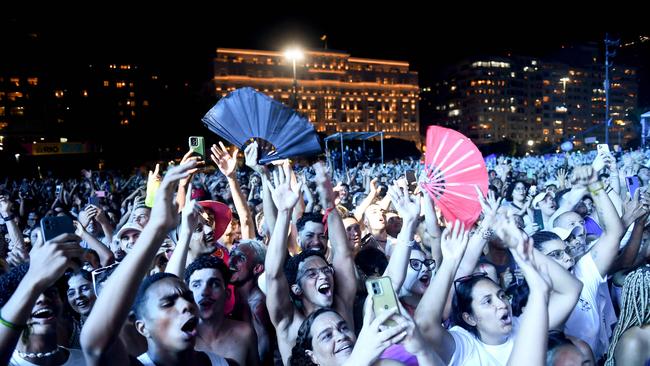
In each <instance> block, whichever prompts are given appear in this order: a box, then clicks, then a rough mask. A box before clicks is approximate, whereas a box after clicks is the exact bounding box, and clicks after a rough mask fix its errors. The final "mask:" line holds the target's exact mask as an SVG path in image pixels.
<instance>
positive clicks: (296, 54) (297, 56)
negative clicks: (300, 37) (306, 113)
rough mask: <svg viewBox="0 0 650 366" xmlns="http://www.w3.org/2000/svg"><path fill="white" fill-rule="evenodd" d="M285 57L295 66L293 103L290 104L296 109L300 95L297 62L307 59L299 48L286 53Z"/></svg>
mask: <svg viewBox="0 0 650 366" xmlns="http://www.w3.org/2000/svg"><path fill="white" fill-rule="evenodd" d="M284 57H286V58H287V59H289V60H291V63H292V64H293V87H292V93H291V101H290V102H289V104H290V107H291V108H296V106H297V100H296V99H297V98H296V95H297V94H298V80H297V79H296V61H300V60H302V59H303V58H304V57H305V55H304V54H303V52H302V51H301V50H300V49H299V48H297V47H294V48H290V49H288V50H287V51H285V52H284Z"/></svg>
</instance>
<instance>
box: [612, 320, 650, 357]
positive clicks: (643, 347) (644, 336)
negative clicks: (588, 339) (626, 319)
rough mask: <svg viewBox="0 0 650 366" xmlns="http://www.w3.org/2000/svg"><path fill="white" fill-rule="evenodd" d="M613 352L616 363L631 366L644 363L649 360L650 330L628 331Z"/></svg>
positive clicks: (635, 329) (638, 328)
mask: <svg viewBox="0 0 650 366" xmlns="http://www.w3.org/2000/svg"><path fill="white" fill-rule="evenodd" d="M614 352H615V357H616V360H617V363H618V362H621V364H630V365H631V364H636V363H638V362H641V363H643V362H645V361H646V360H647V359H649V358H650V329H643V328H640V327H633V328H630V329H628V330H627V331H625V333H623V335H622V336H621V338H620V339H619V341H618V344H617V345H616V350H615V351H614Z"/></svg>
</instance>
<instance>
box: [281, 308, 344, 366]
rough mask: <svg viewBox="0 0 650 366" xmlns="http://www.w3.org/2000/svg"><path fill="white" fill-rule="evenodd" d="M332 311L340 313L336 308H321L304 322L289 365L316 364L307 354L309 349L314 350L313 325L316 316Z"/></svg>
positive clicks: (307, 365) (306, 365) (308, 365)
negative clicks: (312, 342)
mask: <svg viewBox="0 0 650 366" xmlns="http://www.w3.org/2000/svg"><path fill="white" fill-rule="evenodd" d="M327 312H332V313H335V314H337V315H338V313H337V312H336V310H334V309H331V308H320V309H318V310H316V311H314V312H313V313H311V314H309V316H308V317H307V318H306V319H305V320H304V321H303V322H302V324H301V325H300V328H299V329H298V336H297V337H296V345H295V346H293V348H292V349H291V356H289V366H315V365H316V364H315V363H313V362H312V361H311V358H310V357H309V356H308V355H307V351H311V350H312V344H311V341H312V337H311V326H312V324H314V321H315V320H316V318H318V317H319V316H320V315H321V314H324V313H327Z"/></svg>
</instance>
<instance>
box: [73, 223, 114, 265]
mask: <svg viewBox="0 0 650 366" xmlns="http://www.w3.org/2000/svg"><path fill="white" fill-rule="evenodd" d="M73 224H74V226H75V234H77V235H78V236H79V237H80V238H81V239H82V240H84V241H85V242H86V243H88V246H89V247H90V249H92V250H94V251H95V252H97V256H99V263H101V265H102V267H106V266H108V265H110V264H112V263H113V262H114V261H115V256H114V255H113V252H111V251H110V250H109V249H108V247H106V245H104V244H103V243H102V242H101V241H99V240H97V238H95V237H94V236H93V235H92V234H90V233H89V232H87V231H86V229H85V228H84V227H83V226H82V225H81V224H80V223H79V221H73Z"/></svg>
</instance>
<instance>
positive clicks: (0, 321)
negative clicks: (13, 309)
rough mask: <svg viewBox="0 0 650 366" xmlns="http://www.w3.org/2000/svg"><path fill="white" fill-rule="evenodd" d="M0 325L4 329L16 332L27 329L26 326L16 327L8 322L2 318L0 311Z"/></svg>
mask: <svg viewBox="0 0 650 366" xmlns="http://www.w3.org/2000/svg"><path fill="white" fill-rule="evenodd" d="M0 324H2V325H4V326H5V327H7V328H9V329H11V330H17V331H22V330H23V329H25V328H27V326H26V325H18V324H14V323H12V322H10V321H9V320H6V319H4V318H3V317H2V312H1V311H0Z"/></svg>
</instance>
